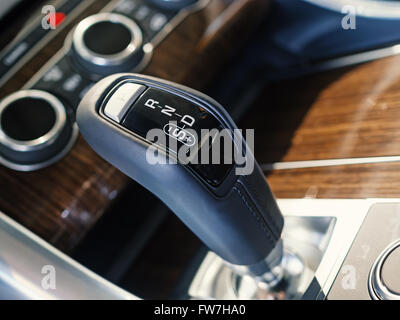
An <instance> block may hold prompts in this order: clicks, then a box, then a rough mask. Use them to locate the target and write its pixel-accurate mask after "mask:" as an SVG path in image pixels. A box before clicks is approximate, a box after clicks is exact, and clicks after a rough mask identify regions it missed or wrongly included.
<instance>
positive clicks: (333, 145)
mask: <svg viewBox="0 0 400 320" xmlns="http://www.w3.org/2000/svg"><path fill="white" fill-rule="evenodd" d="M254 105H255V106H256V108H254V109H253V110H252V112H251V114H249V116H248V118H247V119H246V122H245V123H244V124H243V126H244V127H248V128H255V133H256V137H255V139H256V141H257V142H258V143H257V150H256V152H257V156H258V159H259V161H260V162H265V163H270V162H277V161H297V160H316V159H332V158H353V157H370V156H387V155H399V154H400V125H399V119H400V56H395V57H390V58H386V59H381V60H377V61H373V62H369V63H366V64H363V65H359V66H355V67H352V68H346V69H341V70H336V71H329V72H324V73H321V74H318V75H313V76H309V77H305V78H301V79H295V80H290V81H283V82H280V83H277V84H274V85H271V86H268V87H266V88H265V90H264V91H263V94H262V96H260V97H259V99H258V100H257V102H256V103H255V104H254Z"/></svg>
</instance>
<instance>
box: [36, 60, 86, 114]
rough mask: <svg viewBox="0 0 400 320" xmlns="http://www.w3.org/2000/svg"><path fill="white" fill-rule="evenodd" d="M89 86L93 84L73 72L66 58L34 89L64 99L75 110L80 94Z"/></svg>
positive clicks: (48, 72)
mask: <svg viewBox="0 0 400 320" xmlns="http://www.w3.org/2000/svg"><path fill="white" fill-rule="evenodd" d="M91 85H93V83H92V82H91V81H90V80H88V79H86V78H85V77H84V76H83V75H81V74H79V73H78V72H77V71H76V70H74V69H73V68H72V67H71V62H70V61H69V60H68V58H66V57H64V58H62V59H61V60H59V61H58V62H57V64H56V65H54V66H53V67H52V68H51V69H50V70H49V71H47V73H45V75H44V76H43V77H42V78H41V79H40V80H39V81H38V82H37V83H36V84H35V85H34V88H35V89H40V90H43V91H48V92H51V93H53V94H55V95H56V96H57V97H60V98H62V99H65V100H66V101H67V102H68V103H69V105H70V106H72V107H73V109H75V108H76V107H77V106H78V104H79V102H80V100H81V98H82V97H81V92H82V91H84V90H85V88H88V87H89V86H91Z"/></svg>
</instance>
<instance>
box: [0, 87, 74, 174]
mask: <svg viewBox="0 0 400 320" xmlns="http://www.w3.org/2000/svg"><path fill="white" fill-rule="evenodd" d="M76 136H77V129H76V125H74V126H73V125H71V124H70V122H69V121H68V119H67V114H66V111H65V108H64V105H63V104H62V102H61V101H60V100H59V99H57V98H56V97H55V96H53V95H52V94H50V93H48V92H45V91H40V90H23V91H18V92H15V93H13V94H11V95H9V96H7V97H6V98H4V99H3V100H2V101H1V102H0V162H1V163H2V164H4V165H5V166H7V167H9V168H12V169H15V170H19V171H32V170H36V169H39V168H43V167H45V166H47V165H50V164H51V163H53V162H55V161H56V160H58V159H59V158H61V157H62V156H63V155H64V154H65V153H66V152H67V151H68V150H69V149H70V147H71V146H72V144H73V142H74V141H75V139H76Z"/></svg>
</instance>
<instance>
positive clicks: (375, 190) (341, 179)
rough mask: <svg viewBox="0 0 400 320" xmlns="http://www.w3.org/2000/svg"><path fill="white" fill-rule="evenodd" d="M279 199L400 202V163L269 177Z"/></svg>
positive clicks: (276, 173)
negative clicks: (398, 199)
mask: <svg viewBox="0 0 400 320" xmlns="http://www.w3.org/2000/svg"><path fill="white" fill-rule="evenodd" d="M266 178H267V181H268V182H269V184H270V186H271V189H272V191H273V192H274V193H275V196H276V197H277V198H321V199H336V198H338V199H345V198H355V199H360V198H361V199H364V198H400V163H398V162H396V163H379V164H364V165H347V166H334V167H322V168H307V169H294V170H276V171H273V172H269V173H267V174H266Z"/></svg>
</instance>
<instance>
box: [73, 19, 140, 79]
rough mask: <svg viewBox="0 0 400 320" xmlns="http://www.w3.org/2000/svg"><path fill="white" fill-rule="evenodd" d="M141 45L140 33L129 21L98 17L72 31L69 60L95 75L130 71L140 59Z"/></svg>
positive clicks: (83, 22) (84, 22)
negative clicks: (71, 59) (70, 57)
mask: <svg viewBox="0 0 400 320" xmlns="http://www.w3.org/2000/svg"><path fill="white" fill-rule="evenodd" d="M142 43H143V36H142V31H141V29H140V28H139V26H138V25H137V24H136V23H135V22H134V21H133V20H132V19H130V18H128V17H126V16H124V15H121V14H117V13H99V14H96V15H93V16H90V17H88V18H86V19H84V20H82V21H81V22H80V23H79V24H78V26H77V27H76V29H75V31H74V33H73V36H72V49H73V53H74V54H73V55H72V57H73V58H74V60H75V61H76V62H77V63H78V64H79V65H80V66H82V67H83V68H85V69H87V70H88V71H90V72H93V73H95V74H100V75H107V74H112V73H116V72H123V71H130V70H132V69H133V68H134V67H135V66H137V65H138V64H139V63H140V61H141V60H142V58H143V55H144V53H143V50H142Z"/></svg>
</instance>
